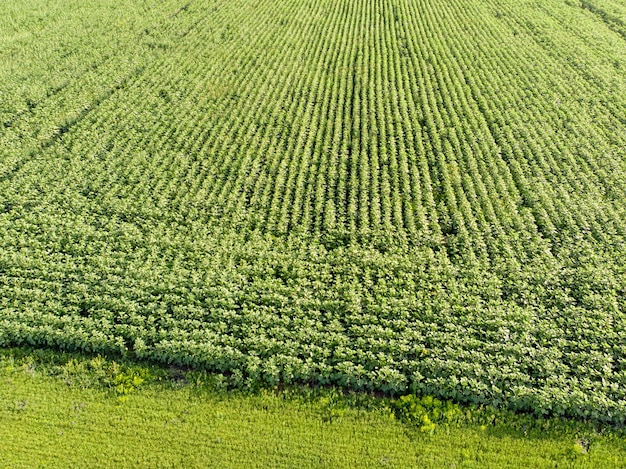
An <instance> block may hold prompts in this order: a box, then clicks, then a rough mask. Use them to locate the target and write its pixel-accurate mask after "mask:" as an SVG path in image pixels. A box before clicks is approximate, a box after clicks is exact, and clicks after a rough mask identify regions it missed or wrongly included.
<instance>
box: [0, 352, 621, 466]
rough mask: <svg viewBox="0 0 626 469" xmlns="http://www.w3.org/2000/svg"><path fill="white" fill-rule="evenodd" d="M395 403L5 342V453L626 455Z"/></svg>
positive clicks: (79, 458) (557, 425)
mask: <svg viewBox="0 0 626 469" xmlns="http://www.w3.org/2000/svg"><path fill="white" fill-rule="evenodd" d="M133 382H135V383H139V384H138V385H137V386H135V385H133V384H132V383H133ZM393 406H394V403H393V401H381V400H380V399H372V398H371V397H366V396H351V397H341V396H339V395H338V394H337V393H334V392H322V393H319V394H317V393H307V392H301V391H296V392H293V391H288V392H271V391H270V392H268V391H263V392H259V393H245V394H241V393H225V392H224V391H223V390H220V389H219V388H216V386H215V382H214V381H212V380H211V377H210V376H208V375H206V374H202V373H184V372H181V371H180V370H175V369H174V370H163V368H156V367H146V366H139V365H137V364H130V363H116V362H113V361H110V360H106V359H104V358H102V357H95V358H88V357H81V356H76V355H72V356H62V355H60V354H57V355H50V354H41V353H33V352H30V351H28V350H8V351H7V350H2V351H0V466H2V467H7V468H12V469H18V468H33V467H40V468H56V467H59V468H67V467H89V468H101V467H102V468H104V467H112V468H126V467H151V468H155V467H163V468H164V467H180V468H195V467H198V468H200V467H216V468H230V467H232V468H253V467H258V468H283V467H284V468H293V467H299V468H303V469H304V468H333V469H334V468H349V469H352V468H370V467H371V468H413V467H415V468H420V469H427V468H433V469H439V468H442V467H446V468H451V467H457V468H476V469H484V468H493V469H504V468H537V469H538V468H555V467H556V468H568V469H574V468H598V469H620V468H624V467H625V466H624V461H626V439H625V436H626V435H625V434H624V433H623V432H622V433H614V432H607V431H605V430H600V431H599V430H598V429H597V428H594V427H593V426H592V425H588V424H581V423H572V422H569V423H566V422H563V421H558V420H554V419H553V420H550V419H548V420H543V421H536V420H534V419H532V418H528V417H523V416H515V415H503V414H499V413H496V415H493V411H491V410H489V409H484V410H482V411H481V410H477V409H474V410H470V409H462V413H461V412H458V411H459V409H458V408H455V407H452V409H453V410H455V411H456V413H455V415H456V418H455V420H454V421H453V422H445V421H443V422H442V421H441V420H442V419H436V418H435V417H434V413H433V410H434V409H433V407H432V406H431V408H428V409H427V411H428V414H429V415H430V417H431V418H433V419H434V420H435V421H436V422H437V424H429V425H428V426H429V427H431V426H432V427H433V428H426V429H424V428H423V427H424V425H423V420H422V418H420V419H419V420H420V421H419V423H417V424H415V422H409V421H406V419H403V418H402V415H403V414H402V413H398V412H394V410H393V409H394V407H393ZM464 414H467V416H468V417H464V418H458V417H459V416H462V415H464ZM422 417H423V416H422Z"/></svg>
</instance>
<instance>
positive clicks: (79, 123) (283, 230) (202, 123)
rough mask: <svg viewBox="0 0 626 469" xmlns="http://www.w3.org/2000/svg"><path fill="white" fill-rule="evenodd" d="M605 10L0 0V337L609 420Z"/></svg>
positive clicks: (610, 39)
mask: <svg viewBox="0 0 626 469" xmlns="http://www.w3.org/2000/svg"><path fill="white" fill-rule="evenodd" d="M625 41H626V4H625V3H624V2H623V1H620V0H589V1H587V0H585V1H582V2H576V1H564V0H545V1H542V2H540V4H539V3H537V2H529V1H519V0H515V1H513V0H478V1H470V0H441V1H437V2H432V1H428V0H359V1H354V0H317V1H307V0H234V1H233V0H228V1H227V0H194V1H192V2H184V1H182V0H164V1H161V2H153V1H148V0H146V1H143V0H140V1H130V0H122V1H118V0H115V1H113V0H107V1H104V2H102V1H100V2H94V1H92V0H90V1H88V2H85V1H84V0H81V1H79V0H54V1H52V2H50V1H46V2H43V1H42V0H26V1H23V2H18V3H15V2H3V3H1V4H0V63H2V64H4V65H6V66H3V67H2V68H0V122H1V124H2V125H1V126H0V344H2V345H16V344H30V345H35V346H41V347H53V348H58V349H71V350H83V351H87V352H98V353H113V354H128V355H132V356H136V357H140V358H147V359H150V360H153V361H156V362H163V363H177V364H185V365H191V366H196V367H203V368H207V369H209V370H213V371H216V372H222V373H225V374H226V375H227V376H228V377H229V378H228V379H229V380H230V381H231V383H232V384H233V385H236V386H242V387H244V386H258V385H276V384H278V383H287V384H289V383H310V384H316V385H327V384H334V385H340V386H343V387H346V388H350V389H357V390H377V391H383V392H386V393H392V394H398V393H405V392H409V391H413V392H418V393H426V394H431V395H436V396H438V397H443V398H451V399H455V400H457V401H461V402H477V403H486V404H494V405H496V406H503V407H507V408H510V409H517V410H527V411H533V412H536V413H538V414H556V415H571V416H578V417H585V418H593V419H599V420H605V421H611V422H614V423H615V422H624V420H625V419H626V411H625V410H624V409H626V330H625V329H626V245H625V241H626V80H625V79H624V70H625V69H626V47H625V45H626V42H625Z"/></svg>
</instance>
